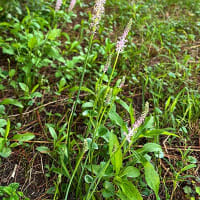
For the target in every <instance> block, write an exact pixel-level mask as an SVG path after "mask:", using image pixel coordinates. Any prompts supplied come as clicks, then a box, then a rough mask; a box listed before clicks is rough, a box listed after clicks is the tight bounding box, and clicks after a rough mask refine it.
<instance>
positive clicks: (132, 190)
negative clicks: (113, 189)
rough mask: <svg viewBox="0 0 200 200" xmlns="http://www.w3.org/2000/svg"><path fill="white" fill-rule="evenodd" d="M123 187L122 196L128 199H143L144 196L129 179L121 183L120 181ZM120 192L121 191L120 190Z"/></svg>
mask: <svg viewBox="0 0 200 200" xmlns="http://www.w3.org/2000/svg"><path fill="white" fill-rule="evenodd" d="M118 185H119V186H120V188H121V190H122V191H121V192H122V196H123V198H124V199H127V200H142V199H143V198H142V196H141V194H140V192H139V191H138V189H137V188H136V187H135V186H134V185H133V184H132V183H131V182H130V181H127V180H123V181H122V182H121V183H118ZM119 193H120V192H119Z"/></svg>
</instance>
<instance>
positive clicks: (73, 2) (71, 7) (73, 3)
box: [68, 0, 76, 11]
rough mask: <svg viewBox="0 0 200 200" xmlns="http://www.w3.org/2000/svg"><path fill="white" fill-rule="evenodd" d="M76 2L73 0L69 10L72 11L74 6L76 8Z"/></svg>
mask: <svg viewBox="0 0 200 200" xmlns="http://www.w3.org/2000/svg"><path fill="white" fill-rule="evenodd" d="M75 4H76V0H71V2H70V5H69V9H68V10H69V11H72V10H73V8H74V6H75Z"/></svg>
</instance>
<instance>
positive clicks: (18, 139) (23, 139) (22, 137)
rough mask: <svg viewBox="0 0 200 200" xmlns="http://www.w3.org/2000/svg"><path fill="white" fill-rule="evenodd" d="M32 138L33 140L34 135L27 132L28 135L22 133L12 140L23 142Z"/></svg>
mask: <svg viewBox="0 0 200 200" xmlns="http://www.w3.org/2000/svg"><path fill="white" fill-rule="evenodd" d="M33 138H35V135H34V134H33V133H29V132H28V133H24V134H17V135H14V136H13V138H12V139H13V140H17V141H20V142H23V141H29V140H32V139H33Z"/></svg>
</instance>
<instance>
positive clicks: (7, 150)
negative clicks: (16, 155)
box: [0, 146, 12, 158]
mask: <svg viewBox="0 0 200 200" xmlns="http://www.w3.org/2000/svg"><path fill="white" fill-rule="evenodd" d="M11 153H12V151H11V149H10V148H9V147H5V146H4V147H3V148H2V149H1V151H0V156H1V157H3V158H8V157H9V156H10V154H11Z"/></svg>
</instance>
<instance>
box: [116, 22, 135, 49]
mask: <svg viewBox="0 0 200 200" xmlns="http://www.w3.org/2000/svg"><path fill="white" fill-rule="evenodd" d="M131 25H132V19H130V21H129V23H128V24H127V26H126V28H125V30H124V33H123V35H122V36H121V37H119V40H118V41H117V46H116V51H117V53H121V52H122V51H123V49H124V47H125V46H126V45H125V44H126V42H127V40H126V37H127V35H128V33H129V31H130V29H131Z"/></svg>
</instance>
